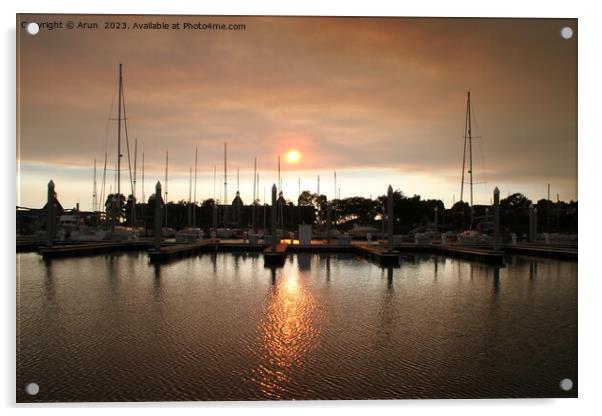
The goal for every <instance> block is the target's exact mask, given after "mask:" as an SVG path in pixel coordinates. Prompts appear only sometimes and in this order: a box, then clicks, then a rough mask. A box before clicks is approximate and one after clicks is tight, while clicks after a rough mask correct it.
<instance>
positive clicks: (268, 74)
mask: <svg viewBox="0 0 602 416" xmlns="http://www.w3.org/2000/svg"><path fill="white" fill-rule="evenodd" d="M22 20H25V21H36V22H48V21H53V20H56V21H60V22H64V24H65V22H67V21H74V22H76V23H77V22H79V21H81V22H89V23H92V22H98V23H99V28H98V29H96V30H83V29H79V30H78V29H72V30H69V29H55V30H51V31H48V30H44V29H42V30H41V31H40V33H38V35H36V36H31V35H28V34H27V33H26V32H25V31H24V30H23V29H17V32H18V48H17V54H18V57H17V65H18V68H17V73H18V117H19V119H18V123H17V130H18V147H17V149H18V155H17V156H18V157H19V158H20V164H19V165H18V166H19V169H20V172H19V177H18V179H19V184H18V200H17V203H18V205H20V206H28V207H40V206H42V205H43V204H44V201H45V198H46V191H45V189H46V184H47V183H48V181H49V180H50V179H53V180H54V181H55V183H56V190H57V192H58V197H59V200H60V201H61V203H62V204H63V205H64V206H65V207H73V206H74V205H75V203H76V202H79V203H80V204H81V207H82V208H83V209H90V208H91V201H92V184H93V171H92V165H93V160H94V158H96V159H97V167H98V174H97V177H98V189H99V192H100V187H101V182H102V163H103V158H104V154H105V152H107V153H108V169H110V170H109V171H108V172H107V182H106V187H107V190H108V188H109V186H111V187H112V188H113V189H114V188H115V185H114V183H115V181H114V171H113V170H114V168H115V163H116V162H115V160H116V147H117V139H116V132H117V123H116V121H114V120H109V119H110V118H113V119H114V118H115V117H116V116H117V98H116V90H117V79H118V64H119V63H123V65H124V85H125V100H126V106H127V107H126V109H127V115H128V127H129V136H130V139H131V146H132V147H131V151H132V152H133V139H134V138H138V152H139V153H138V162H139V166H138V171H139V172H140V162H141V159H142V156H141V153H142V151H143V152H144V153H145V192H144V193H145V196H146V198H148V196H149V195H150V194H151V193H152V192H153V189H154V184H155V183H156V182H157V180H161V182H163V181H164V175H165V151H166V150H169V177H170V179H169V200H180V199H188V177H189V168H190V167H194V153H195V148H198V152H199V173H198V182H197V200H199V201H202V200H203V199H207V198H211V197H213V196H214V191H213V183H214V181H213V169H214V166H217V191H216V195H215V196H216V197H217V198H223V195H222V194H223V182H224V178H223V143H224V142H225V141H227V142H228V150H229V152H228V199H229V200H231V199H232V198H233V197H234V193H235V191H236V188H237V184H236V170H237V168H238V169H240V191H241V197H242V199H243V200H244V201H245V203H249V202H250V200H251V198H252V189H253V182H252V177H253V158H254V157H255V156H257V159H258V169H259V180H260V186H259V192H258V194H259V198H261V199H263V192H264V188H265V190H266V196H267V195H268V194H269V189H270V187H271V185H272V183H275V182H277V173H276V168H277V155H278V154H281V155H282V178H283V191H284V196H285V197H286V198H287V199H291V200H294V201H296V198H297V193H298V178H301V188H302V190H311V191H312V192H315V191H316V178H317V175H320V179H321V184H320V190H321V191H322V193H324V194H325V195H327V196H328V197H329V198H332V197H333V196H334V183H333V171H334V170H336V171H337V182H338V186H339V187H340V189H341V196H342V197H348V196H353V195H361V196H366V197H368V196H372V197H376V196H378V195H381V194H384V193H385V192H386V188H387V186H388V185H389V184H391V185H393V188H395V189H400V190H402V191H403V192H404V193H405V194H407V195H413V194H420V195H421V196H422V197H423V198H438V199H442V200H443V201H444V203H445V205H446V207H449V206H451V204H452V200H453V198H454V195H455V199H456V200H458V199H459V197H460V176H461V168H462V150H463V143H464V139H463V133H464V119H465V109H466V92H467V91H471V95H472V99H473V108H474V113H473V115H474V119H473V121H474V124H473V134H474V135H476V136H480V138H479V139H475V141H474V144H473V149H474V174H475V181H476V182H478V184H477V185H475V203H489V200H490V195H491V192H492V190H493V188H494V187H495V186H498V187H499V188H500V190H501V192H502V197H505V196H506V195H507V194H509V193H513V192H523V193H525V194H526V195H527V196H528V197H529V198H531V199H535V200H536V199H540V198H543V197H545V195H546V193H547V184H548V183H550V184H551V190H552V195H553V196H554V199H555V196H556V193H559V194H560V198H561V199H563V200H570V199H576V198H577V39H576V36H574V37H573V38H571V39H568V40H567V39H563V38H562V37H561V35H560V31H561V29H562V28H563V27H565V26H570V27H572V28H573V30H574V32H575V34H576V33H577V26H576V20H532V19H524V20H517V19H417V18H310V17H279V18H277V17H192V16H190V17H186V16H181V17H169V18H164V17H158V16H128V17H120V18H117V17H112V18H110V19H109V18H108V17H103V16H96V17H95V16H87V15H83V16H69V15H61V16H50V15H45V16H32V15H28V16H22ZM108 20H111V21H115V22H126V23H128V24H129V25H133V23H134V22H139V23H147V22H169V23H175V22H181V23H183V22H191V23H197V22H201V23H210V22H211V23H226V24H244V25H245V26H246V29H245V30H237V31H233V30H231V31H217V30H182V29H180V30H146V31H143V30H112V31H110V30H104V29H103V27H104V22H106V21H108ZM291 149H295V150H296V151H298V152H299V157H298V161H296V163H292V162H293V161H292V160H289V158H285V157H284V155H285V154H286V153H287V152H289V151H290V150H291ZM123 153H124V154H125V146H124V148H123ZM132 157H133V153H132ZM122 166H124V167H126V166H127V157H124V159H123V162H122ZM122 191H123V192H124V193H126V192H127V193H128V194H129V193H131V188H130V186H129V176H128V173H127V171H124V172H123V173H122ZM137 195H138V197H139V199H140V197H141V196H142V190H141V178H140V175H138V186H137ZM464 199H465V200H467V199H468V197H467V195H466V191H465V198H464Z"/></svg>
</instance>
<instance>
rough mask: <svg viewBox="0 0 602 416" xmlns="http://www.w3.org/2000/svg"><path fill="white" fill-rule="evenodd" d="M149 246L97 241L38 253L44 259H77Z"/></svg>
mask: <svg viewBox="0 0 602 416" xmlns="http://www.w3.org/2000/svg"><path fill="white" fill-rule="evenodd" d="M149 245H150V243H149V242H146V241H97V242H91V243H68V244H55V245H53V246H52V247H42V248H40V249H39V253H40V254H41V255H42V257H44V258H57V257H78V256H94V255H99V254H106V253H110V252H114V251H130V250H142V249H146V248H148V247H149Z"/></svg>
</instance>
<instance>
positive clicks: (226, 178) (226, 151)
mask: <svg viewBox="0 0 602 416" xmlns="http://www.w3.org/2000/svg"><path fill="white" fill-rule="evenodd" d="M226 203H228V142H224V204H226Z"/></svg>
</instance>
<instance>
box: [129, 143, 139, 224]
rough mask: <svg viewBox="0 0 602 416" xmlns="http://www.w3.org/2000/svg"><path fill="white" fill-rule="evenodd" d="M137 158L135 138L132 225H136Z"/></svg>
mask: <svg viewBox="0 0 602 416" xmlns="http://www.w3.org/2000/svg"><path fill="white" fill-rule="evenodd" d="M128 155H129V152H128ZM128 157H129V156H128ZM137 159H138V139H137V138H136V139H134V180H133V182H134V186H132V227H135V226H136V160H137ZM128 160H129V159H128Z"/></svg>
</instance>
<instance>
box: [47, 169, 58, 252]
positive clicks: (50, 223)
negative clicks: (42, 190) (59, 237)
mask: <svg viewBox="0 0 602 416" xmlns="http://www.w3.org/2000/svg"><path fill="white" fill-rule="evenodd" d="M54 199H55V198H54V182H53V181H52V179H51V180H50V182H48V199H47V200H48V202H47V203H46V214H47V216H48V218H47V219H46V246H48V247H52V243H53V242H54V234H55V229H56V210H55V208H56V206H55V204H54Z"/></svg>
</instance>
